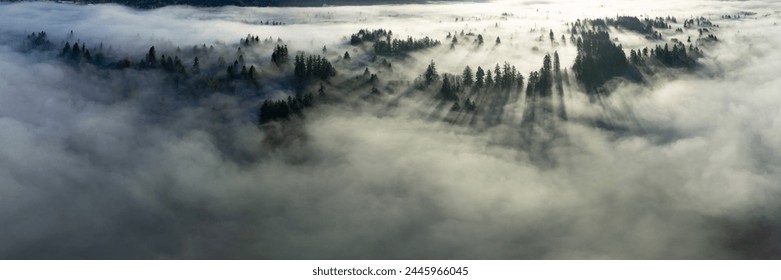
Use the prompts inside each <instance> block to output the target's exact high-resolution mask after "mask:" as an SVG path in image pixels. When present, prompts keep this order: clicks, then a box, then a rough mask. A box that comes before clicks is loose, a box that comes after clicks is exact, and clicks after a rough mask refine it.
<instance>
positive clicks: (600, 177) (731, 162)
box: [0, 0, 781, 259]
mask: <svg viewBox="0 0 781 280" xmlns="http://www.w3.org/2000/svg"><path fill="white" fill-rule="evenodd" d="M582 2H583V1H498V2H488V3H457V4H454V3H438V4H437V3H435V4H418V5H375V6H360V7H358V6H344V7H319V8H250V7H221V8H194V7H188V6H169V7H163V8H159V9H154V10H136V9H131V8H127V7H122V6H118V5H108V4H107V5H72V4H57V3H50V2H23V3H0V147H2V149H0V225H2V229H3V230H0V258H3V259H778V258H779V257H781V238H779V236H781V222H780V221H781V217H780V216H779V215H781V214H779V213H781V211H780V210H781V185H780V184H779V182H781V153H780V152H779V151H781V133H780V132H781V111H780V110H779V109H778V108H781V96H779V95H778V91H779V89H781V77H780V76H779V75H778V70H777V67H778V66H779V65H781V53H779V52H778V51H776V50H777V49H778V48H779V47H781V36H778V35H779V34H781V28H779V26H778V25H777V22H778V21H779V20H780V19H781V5H779V3H776V2H773V1H704V0H703V1H683V2H685V3H681V2H682V1H666V0H665V1H654V2H653V3H642V4H640V3H636V2H634V1H597V2H589V3H582ZM693 11H696V13H694V14H692V13H693ZM746 12H750V13H746ZM503 13H506V14H504V15H503ZM617 14H620V15H628V16H645V17H665V16H675V17H678V18H679V19H688V18H690V17H700V16H702V17H705V18H708V19H710V20H711V21H713V23H714V24H717V25H718V26H719V27H718V28H714V31H713V32H714V33H715V34H717V35H718V38H719V43H717V44H708V45H703V52H704V53H705V55H704V56H703V57H702V58H700V59H699V60H698V62H699V66H698V67H697V68H696V69H694V70H692V71H686V70H681V69H664V70H660V71H658V72H657V74H655V75H649V76H646V77H645V80H644V81H643V82H640V83H632V82H627V81H621V80H620V79H619V80H616V81H612V82H611V83H610V86H611V89H612V92H611V93H610V95H609V96H606V97H604V98H601V99H599V100H598V101H596V102H595V101H594V100H593V98H591V99H590V98H589V96H588V94H587V92H586V90H585V89H583V88H582V87H579V86H578V85H577V81H575V79H574V78H571V79H570V80H569V83H567V85H565V86H564V90H563V97H561V98H562V99H561V100H562V104H566V114H567V119H566V121H564V120H560V119H556V120H555V121H550V122H549V123H537V124H534V125H529V126H527V124H528V123H529V122H528V121H526V120H528V118H526V120H525V117H524V116H525V112H527V114H528V112H529V111H528V110H529V108H530V106H531V105H529V103H525V102H524V98H522V97H520V96H521V95H522V93H518V94H510V95H508V96H507V97H506V98H507V99H508V100H509V101H507V102H506V104H505V103H502V106H501V110H499V111H498V112H496V111H491V113H489V112H488V109H485V108H488V107H490V106H492V105H490V104H489V105H484V104H486V103H480V105H479V108H478V109H477V112H478V113H477V114H474V115H469V114H466V113H462V112H455V111H448V110H447V109H448V108H450V107H451V105H452V102H440V101H435V100H434V99H432V97H431V96H427V95H425V94H424V93H423V91H420V90H417V89H415V88H414V87H413V86H402V87H392V86H391V85H389V84H390V82H393V81H415V79H420V77H421V75H422V74H423V73H424V71H425V70H426V67H427V66H428V65H429V63H430V62H432V61H434V62H435V63H436V65H437V67H438V70H439V72H440V73H441V74H444V73H452V74H454V75H460V74H461V71H462V70H463V69H464V67H465V66H467V65H469V66H471V67H473V69H476V68H477V66H481V67H483V68H484V69H494V68H493V67H494V65H496V64H500V65H501V64H503V63H504V62H509V63H510V64H512V65H514V66H516V67H517V68H518V72H520V73H522V74H523V75H524V76H527V74H528V73H529V72H530V71H535V70H537V69H539V67H540V65H541V64H542V61H543V56H545V55H546V54H549V53H553V52H554V51H555V52H557V53H558V55H560V56H561V66H562V68H565V69H566V68H569V69H570V71H572V70H571V69H572V68H571V67H572V65H573V62H574V61H575V58H576V55H577V50H576V48H575V46H574V45H573V44H572V43H568V42H562V43H558V44H552V43H551V42H549V41H548V39H547V38H548V37H547V36H548V34H549V32H551V31H552V32H554V33H555V34H556V39H558V37H560V36H561V35H562V34H565V35H566V37H569V36H570V35H569V34H568V33H566V32H567V31H568V26H567V25H566V23H570V22H575V21H576V20H578V19H585V18H601V17H614V16H616V15H617ZM735 14H744V15H746V16H745V17H743V18H740V19H734V20H733V19H724V18H721V16H722V15H735ZM456 18H458V20H457V21H456V20H455V19H456ZM269 20H270V21H279V22H283V23H284V24H280V25H266V24H264V22H265V21H269ZM363 28H366V29H378V28H383V29H389V30H392V31H393V33H394V35H395V36H397V37H400V38H406V37H407V36H412V37H414V38H423V37H425V36H428V37H430V38H432V39H436V40H440V41H441V42H442V45H441V46H438V47H434V48H430V49H424V50H419V51H415V52H411V53H410V54H409V55H408V56H406V57H404V58H389V59H388V60H389V61H390V62H391V63H392V64H393V67H392V68H391V70H389V69H386V68H383V67H382V66H381V63H379V62H377V61H373V60H374V58H373V57H372V55H371V53H370V50H368V48H366V47H365V46H351V45H350V41H349V40H350V39H349V38H350V34H353V33H355V32H357V31H358V30H360V29H363ZM673 29H674V28H673ZM462 30H464V31H465V32H466V33H469V32H473V33H475V34H481V35H482V36H484V37H485V44H484V45H483V46H482V47H478V46H476V45H475V43H474V42H473V40H474V39H473V38H474V37H468V36H466V37H464V36H462V35H459V36H458V39H459V40H460V41H459V42H458V43H457V44H455V45H454V46H453V47H451V46H450V45H451V41H450V39H447V38H446V36H447V35H448V32H452V33H454V34H457V33H458V32H461V31H462ZM39 31H45V32H46V33H47V34H48V36H49V40H50V41H51V42H52V44H53V45H54V47H53V50H37V49H28V48H25V44H24V43H23V39H24V38H25V36H27V35H29V34H31V33H33V32H39ZM71 31H73V35H71V33H70V32H71ZM662 32H663V33H664V36H665V40H669V39H670V38H677V39H680V40H681V41H685V40H686V37H688V36H694V34H696V30H685V31H684V33H676V32H674V31H673V30H664V31H662ZM247 34H253V35H257V36H259V37H260V38H261V39H266V38H272V39H273V40H271V41H270V42H271V43H269V45H262V47H258V48H252V49H250V48H245V49H244V50H242V51H243V57H244V58H246V60H247V61H251V63H252V64H253V65H254V66H257V68H258V69H259V70H258V71H259V73H260V75H262V77H263V79H262V83H261V85H259V86H258V87H257V88H252V89H251V90H235V92H228V91H227V90H224V89H218V90H209V89H197V90H193V91H195V92H199V94H202V95H199V96H198V97H197V98H191V97H182V96H181V95H179V94H177V88H176V87H175V86H172V83H171V82H170V80H169V79H168V78H166V77H165V76H163V75H160V73H161V72H162V71H158V70H139V69H133V68H130V69H124V70H110V71H103V70H102V69H101V68H99V67H92V66H85V67H74V66H73V65H71V64H69V63H68V62H67V61H64V59H61V58H58V54H59V51H60V49H61V48H62V45H63V44H64V43H65V42H66V41H67V42H70V43H74V42H79V43H83V44H86V46H87V47H89V48H95V47H97V46H98V45H101V44H102V45H101V46H102V47H104V48H106V49H109V48H110V49H111V51H112V53H113V55H110V56H109V57H108V58H109V59H113V60H119V59H121V58H122V57H125V56H127V57H131V58H132V59H137V58H141V57H143V56H144V54H146V52H147V50H148V49H149V47H150V46H155V48H156V49H157V51H158V53H159V54H164V53H167V54H169V57H170V54H173V53H176V51H177V50H176V49H177V47H180V48H181V49H182V50H184V51H187V50H189V49H190V48H192V47H193V46H200V45H202V44H203V45H205V46H214V47H215V48H216V51H215V54H212V55H211V56H209V57H204V56H202V57H201V58H203V60H202V61H203V62H202V63H203V65H204V66H203V67H204V69H206V67H213V68H217V67H218V66H216V65H217V64H218V63H217V62H215V61H216V60H217V57H218V56H220V57H222V56H224V57H225V58H226V59H227V60H228V61H232V60H233V58H232V56H235V53H236V48H237V46H238V47H240V46H241V45H240V41H239V40H240V39H241V38H244V37H246V36H247ZM610 34H611V37H616V38H618V39H619V41H620V42H621V43H622V44H623V47H624V49H626V50H629V49H639V48H641V47H643V46H648V47H651V46H653V45H654V44H659V43H662V44H663V43H665V42H667V41H659V42H652V41H648V40H646V39H644V38H643V37H642V36H639V35H637V34H633V33H631V32H626V31H622V30H611V33H610ZM496 37H500V38H501V44H495V43H494V40H495V39H496ZM538 37H542V38H543V39H542V40H536V39H537V38H538ZM276 44H285V45H287V46H288V47H289V48H291V51H290V53H291V54H293V53H296V52H299V51H301V52H306V53H307V54H321V55H323V56H324V57H325V58H327V59H328V60H330V61H331V62H332V63H333V64H334V65H335V66H336V68H337V71H338V73H339V76H338V77H336V78H334V81H332V82H330V83H328V85H327V87H326V92H327V96H328V98H331V99H328V100H329V101H328V102H322V104H319V105H317V106H313V107H312V108H311V109H307V111H306V112H305V117H302V118H293V119H290V120H286V121H279V122H270V123H266V124H262V125H259V124H258V121H257V115H258V108H260V106H261V104H263V102H264V101H266V100H276V99H284V98H287V97H288V96H295V94H296V91H295V89H294V87H293V86H291V85H290V83H289V82H287V80H286V78H285V74H284V73H278V72H274V71H272V70H269V69H275V68H273V67H274V66H273V65H272V62H271V60H270V59H269V58H270V57H271V55H272V50H273V47H272V46H273V45H276ZM324 46H325V47H326V48H327V51H325V52H323V51H321V49H322V48H323V47H324ZM345 52H348V53H349V54H350V55H352V59H351V60H350V61H345V59H343V54H344V53H345ZM182 57H183V58H184V55H182ZM378 60H380V59H378ZM186 63H188V66H189V63H191V62H190V61H189V60H187V61H186ZM242 63H243V62H242ZM248 64H249V62H248ZM283 69H284V68H283ZM365 69H367V70H368V71H370V72H371V73H373V74H377V75H379V76H380V80H381V82H380V86H377V87H376V88H377V89H378V91H379V92H380V94H370V89H372V86H371V85H370V84H360V83H358V82H355V83H353V82H350V81H352V80H354V79H355V78H353V77H355V76H360V75H361V74H362V73H363V72H364V70H365ZM204 72H205V70H204ZM219 73H220V75H224V74H223V70H222V69H220V72H219ZM204 75H206V74H204ZM215 75H216V74H215ZM570 76H573V77H574V75H573V74H570ZM527 77H528V76H527ZM320 84H322V83H320ZM402 84H403V83H402ZM305 91H312V92H316V91H317V84H312V85H310V86H309V88H306V89H305ZM203 92H206V93H203ZM473 98H474V97H473ZM480 102H483V101H482V100H481V101H480ZM485 102H487V101H485ZM556 106H560V105H556ZM443 108H444V109H443ZM556 108H559V107H556ZM481 112H485V113H483V114H481ZM529 127H531V128H529Z"/></svg>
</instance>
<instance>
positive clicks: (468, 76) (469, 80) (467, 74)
mask: <svg viewBox="0 0 781 280" xmlns="http://www.w3.org/2000/svg"><path fill="white" fill-rule="evenodd" d="M461 79H462V80H463V81H464V85H466V86H471V85H472V84H473V83H474V78H473V77H472V68H469V65H467V66H466V68H464V72H463V74H461Z"/></svg>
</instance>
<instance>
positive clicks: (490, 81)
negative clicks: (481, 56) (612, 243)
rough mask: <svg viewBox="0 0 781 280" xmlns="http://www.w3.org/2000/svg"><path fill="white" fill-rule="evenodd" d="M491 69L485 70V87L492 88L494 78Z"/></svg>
mask: <svg viewBox="0 0 781 280" xmlns="http://www.w3.org/2000/svg"><path fill="white" fill-rule="evenodd" d="M491 76H492V75H491V70H488V71H486V72H485V87H486V88H490V87H492V86H494V78H493V77H491Z"/></svg>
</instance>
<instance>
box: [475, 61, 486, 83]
mask: <svg viewBox="0 0 781 280" xmlns="http://www.w3.org/2000/svg"><path fill="white" fill-rule="evenodd" d="M484 78H485V72H483V68H481V67H480V66H477V71H475V86H476V87H478V88H482V87H483V85H484Z"/></svg>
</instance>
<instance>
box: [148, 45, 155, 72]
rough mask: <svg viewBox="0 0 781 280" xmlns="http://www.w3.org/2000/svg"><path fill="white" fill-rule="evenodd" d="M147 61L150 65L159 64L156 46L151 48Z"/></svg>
mask: <svg viewBox="0 0 781 280" xmlns="http://www.w3.org/2000/svg"><path fill="white" fill-rule="evenodd" d="M146 63H147V64H149V66H150V67H155V66H157V53H156V52H155V47H154V46H152V47H151V48H149V52H148V53H147V54H146Z"/></svg>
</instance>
